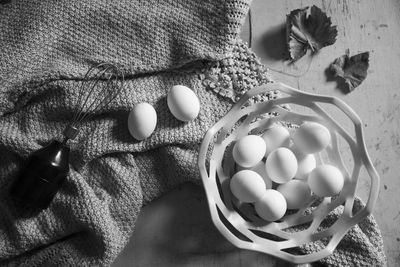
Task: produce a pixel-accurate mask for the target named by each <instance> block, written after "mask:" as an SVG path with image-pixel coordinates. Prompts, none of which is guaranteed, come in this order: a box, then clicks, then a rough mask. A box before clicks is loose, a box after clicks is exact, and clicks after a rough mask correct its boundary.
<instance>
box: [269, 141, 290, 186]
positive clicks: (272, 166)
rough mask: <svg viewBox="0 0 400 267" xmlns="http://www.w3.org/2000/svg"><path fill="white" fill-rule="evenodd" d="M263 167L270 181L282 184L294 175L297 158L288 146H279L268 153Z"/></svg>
mask: <svg viewBox="0 0 400 267" xmlns="http://www.w3.org/2000/svg"><path fill="white" fill-rule="evenodd" d="M265 168H266V172H267V174H268V176H269V177H270V178H271V180H272V181H274V182H275V183H278V184H283V183H286V182H288V181H289V180H291V179H292V178H293V177H294V176H295V174H296V172H297V159H296V156H295V155H294V154H293V152H292V151H290V150H289V149H288V148H285V147H279V148H277V149H275V150H274V151H272V152H271V153H270V154H269V155H268V158H267V161H266V162H265Z"/></svg>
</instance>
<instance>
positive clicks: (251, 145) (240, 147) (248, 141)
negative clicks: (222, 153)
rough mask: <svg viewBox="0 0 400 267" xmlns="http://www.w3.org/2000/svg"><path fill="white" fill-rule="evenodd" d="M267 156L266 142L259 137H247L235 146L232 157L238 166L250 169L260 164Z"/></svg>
mask: <svg viewBox="0 0 400 267" xmlns="http://www.w3.org/2000/svg"><path fill="white" fill-rule="evenodd" d="M264 154H265V142H264V140H263V139H262V138H261V137H260V136H258V135H246V136H245V137H242V138H240V139H239V140H238V141H237V142H236V143H235V145H234V147H233V151H232V156H233V159H234V160H235V162H236V163H237V164H239V165H240V166H242V167H245V168H250V167H254V166H255V165H256V164H257V163H259V162H260V161H261V160H262V158H263V157H264Z"/></svg>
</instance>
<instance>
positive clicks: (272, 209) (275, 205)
mask: <svg viewBox="0 0 400 267" xmlns="http://www.w3.org/2000/svg"><path fill="white" fill-rule="evenodd" d="M254 208H255V210H256V212H257V214H258V215H259V216H260V217H261V218H263V219H264V220H267V221H270V222H273V221H276V220H279V219H280V218H282V217H283V215H285V212H286V208H287V205H286V200H285V197H284V196H283V195H282V194H281V193H279V192H278V191H276V190H273V189H268V190H267V191H266V192H265V193H264V196H263V197H262V198H261V199H260V200H258V201H257V202H256V203H254Z"/></svg>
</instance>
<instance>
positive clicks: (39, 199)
mask: <svg viewBox="0 0 400 267" xmlns="http://www.w3.org/2000/svg"><path fill="white" fill-rule="evenodd" d="M100 83H101V84H102V86H99V85H100ZM123 85H124V75H123V73H122V72H121V71H120V70H119V69H118V67H116V66H114V65H112V64H108V63H101V64H98V65H96V66H93V67H91V68H90V69H89V70H88V72H87V73H86V74H85V77H84V79H83V82H82V84H81V87H80V89H79V92H78V101H77V108H76V111H75V113H74V116H73V119H72V121H71V123H70V124H69V125H68V126H67V127H66V128H65V130H64V132H63V135H64V139H63V140H62V141H58V140H53V141H52V142H51V143H50V144H49V145H47V146H45V147H43V148H41V149H39V150H36V151H35V152H33V153H32V154H31V155H30V156H29V158H28V160H27V163H26V166H25V168H24V169H23V170H22V171H21V174H20V176H19V177H18V178H17V180H16V181H15V183H14V184H13V185H12V187H11V192H10V193H11V196H12V197H13V198H14V199H16V200H18V202H19V203H22V204H24V205H25V206H27V207H29V208H31V209H33V210H39V211H40V210H42V209H45V208H47V207H48V206H49V205H50V203H51V201H52V200H53V198H54V196H55V195H56V193H57V191H58V190H59V189H60V187H61V185H62V182H63V181H64V180H65V178H66V177H67V175H68V172H69V152H70V147H69V145H68V140H73V139H75V138H76V136H77V135H78V133H79V125H80V124H81V123H82V122H83V121H85V120H88V119H90V118H92V117H93V116H94V115H95V112H96V111H98V110H101V109H102V108H104V107H106V106H107V105H108V104H109V103H110V102H111V101H113V100H114V99H115V98H116V97H117V95H118V94H119V93H120V92H121V90H122V88H123Z"/></svg>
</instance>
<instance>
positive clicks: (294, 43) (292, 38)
mask: <svg viewBox="0 0 400 267" xmlns="http://www.w3.org/2000/svg"><path fill="white" fill-rule="evenodd" d="M336 36H337V29H336V26H332V21H331V19H330V18H329V17H328V16H327V15H326V13H324V12H323V11H322V10H321V9H320V8H318V7H316V6H312V7H311V8H309V7H305V8H302V9H295V10H293V11H292V12H290V14H289V15H287V17H286V37H287V44H288V48H289V54H290V57H291V59H292V60H297V59H299V58H301V57H302V56H304V55H305V54H306V52H307V49H308V48H310V49H311V50H312V51H313V52H317V51H318V50H320V49H321V48H323V47H325V46H328V45H332V44H334V43H335V41H336Z"/></svg>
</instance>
